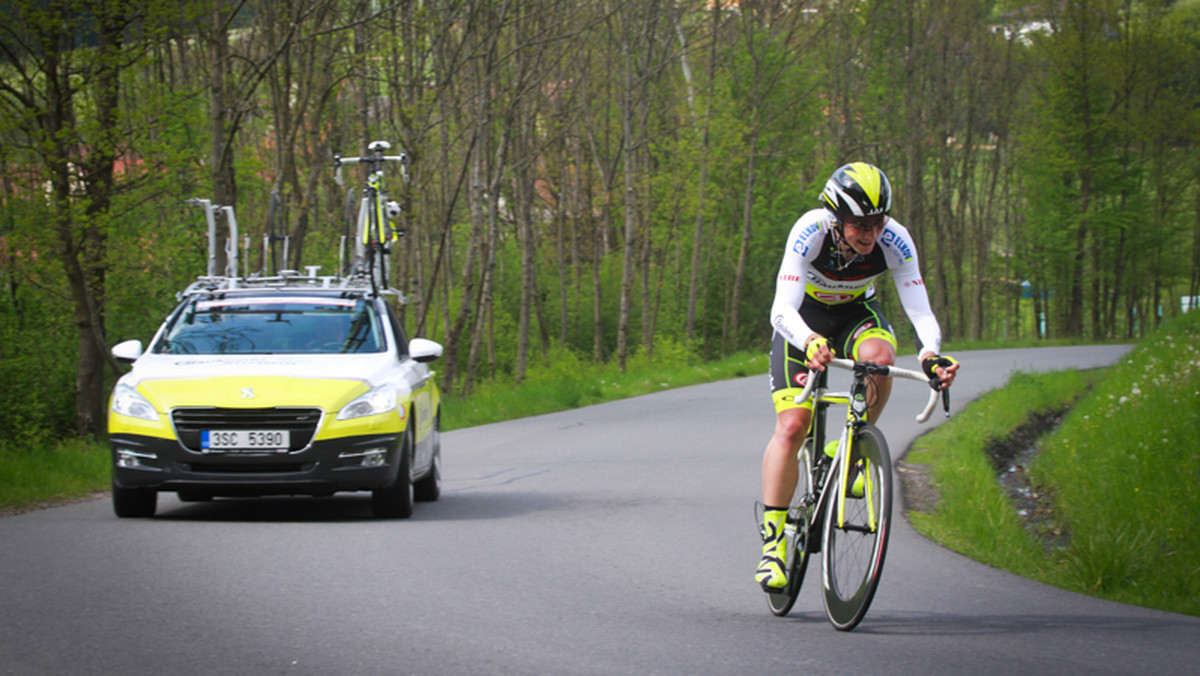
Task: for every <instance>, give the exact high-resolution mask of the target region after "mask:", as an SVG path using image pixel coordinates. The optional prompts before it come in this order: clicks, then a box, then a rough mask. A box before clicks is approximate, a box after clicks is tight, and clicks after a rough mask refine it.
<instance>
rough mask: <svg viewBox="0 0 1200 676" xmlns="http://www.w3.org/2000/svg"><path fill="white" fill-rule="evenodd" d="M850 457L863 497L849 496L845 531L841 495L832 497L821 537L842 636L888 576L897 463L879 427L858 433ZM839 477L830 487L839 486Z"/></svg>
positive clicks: (832, 608) (832, 617)
mask: <svg viewBox="0 0 1200 676" xmlns="http://www.w3.org/2000/svg"><path fill="white" fill-rule="evenodd" d="M851 455H852V457H851V458H850V462H851V475H850V481H851V484H853V482H854V472H855V471H862V472H863V474H864V476H863V490H862V495H861V496H855V495H847V496H846V508H845V519H844V520H843V522H842V524H841V525H840V526H839V525H838V500H837V495H836V494H834V495H831V496H830V497H831V498H833V499H832V500H831V501H830V503H829V505H828V508H827V509H826V510H825V524H824V532H823V534H822V535H823V541H822V549H823V551H824V565H825V574H824V576H823V585H824V589H825V612H826V614H827V615H828V616H829V621H830V622H831V623H833V626H834V627H836V628H837V629H840V630H842V631H849V630H851V629H853V628H854V627H855V626H857V625H858V623H859V622H861V621H862V618H863V616H864V615H866V614H867V608H868V607H869V606H870V605H871V599H873V598H874V596H875V588H876V587H877V586H878V585H879V576H880V574H881V573H882V572H883V560H884V557H885V556H886V554H887V543H888V535H889V534H890V533H891V520H892V459H891V456H890V455H889V454H888V447H887V441H886V440H885V439H884V438H883V434H882V433H881V432H880V431H879V429H878V428H876V427H875V426H874V425H863V426H862V427H861V428H859V429H858V431H856V432H855V435H854V443H853V445H852V446H851ZM860 461H861V463H862V464H861V466H859V465H858V463H859V462H860ZM860 467H861V469H859V468H860ZM839 473H840V470H838V471H835V472H834V473H832V474H831V475H830V477H829V481H830V482H836V481H837V480H838V475H839ZM831 489H834V487H832V486H831Z"/></svg>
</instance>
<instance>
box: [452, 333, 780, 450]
mask: <svg viewBox="0 0 1200 676" xmlns="http://www.w3.org/2000/svg"><path fill="white" fill-rule="evenodd" d="M766 369H767V356H766V355H765V354H762V353H758V352H755V353H739V354H735V355H732V356H730V357H727V358H725V359H721V360H719V361H715V362H701V361H700V360H699V358H698V357H697V356H696V354H695V353H694V352H693V351H692V350H690V349H688V348H687V347H686V346H685V345H683V344H681V343H677V342H673V341H665V343H664V344H663V346H662V352H661V353H660V352H659V348H656V350H655V355H654V356H653V357H652V358H651V357H649V356H647V355H646V354H645V352H638V353H636V354H635V355H634V356H633V357H631V358H630V359H629V363H628V364H627V368H626V370H625V372H624V373H622V372H621V370H620V369H619V368H617V366H616V364H600V365H597V364H595V363H593V362H591V361H590V360H587V359H584V358H582V357H579V356H578V355H576V354H574V353H573V352H571V351H570V350H569V349H566V348H563V347H561V346H558V347H555V348H554V349H553V350H552V351H551V353H550V355H548V356H547V357H546V358H544V359H542V360H540V361H538V362H537V363H535V364H532V365H531V366H530V369H529V375H528V378H526V380H525V381H524V382H522V383H519V384H518V383H514V382H513V381H512V379H511V378H502V377H498V378H494V379H491V380H488V381H486V382H484V383H482V384H481V385H480V386H479V387H477V388H476V390H475V391H474V392H472V393H471V395H470V396H467V397H456V396H449V397H447V399H446V401H445V406H444V408H443V410H442V427H443V429H446V430H452V429H458V428H462V427H473V426H475V425H483V424H487V423H493V422H500V421H503V420H510V419H513V418H523V417H527V416H532V415H540V414H544V413H553V412H555V411H562V410H568V409H572V408H578V407H580V406H589V405H591V404H598V403H602V402H605V401H612V400H615V399H623V398H626V397H633V396H638V395H641V394H649V393H651V392H658V391H661V390H665V389H670V388H674V387H682V386H685V385H693V384H698V383H706V382H712V381H716V380H722V379H727V378H740V377H745V376H749V375H756V374H761V373H765V372H766Z"/></svg>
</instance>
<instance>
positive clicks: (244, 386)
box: [108, 226, 442, 518]
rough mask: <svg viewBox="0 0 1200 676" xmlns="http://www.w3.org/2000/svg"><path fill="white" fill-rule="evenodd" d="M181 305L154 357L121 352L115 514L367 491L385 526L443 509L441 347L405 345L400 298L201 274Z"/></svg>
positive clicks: (287, 280)
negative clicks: (422, 505)
mask: <svg viewBox="0 0 1200 676" xmlns="http://www.w3.org/2000/svg"><path fill="white" fill-rule="evenodd" d="M210 227H211V226H210ZM211 239H212V238H210V241H211ZM210 265H211V264H210ZM234 265H235V266H236V262H235V263H234ZM234 269H236V267H235V268H234ZM179 296H180V302H179V304H178V305H177V306H176V308H175V309H174V311H173V312H171V314H170V315H169V316H168V317H167V319H166V321H164V322H163V324H162V326H161V327H160V328H159V329H158V331H157V332H156V333H155V335H154V337H153V338H152V339H151V341H150V342H149V344H148V347H146V349H143V345H142V343H141V341H139V340H129V341H125V342H123V343H120V344H118V345H116V346H115V347H114V348H113V350H112V352H113V355H114V356H115V357H116V358H117V359H118V360H121V361H124V362H127V363H131V364H132V369H131V370H130V371H129V372H128V373H126V374H125V375H124V376H122V377H121V378H120V379H119V380H118V381H117V383H116V385H115V387H114V389H113V393H112V398H111V401H110V406H109V416H108V432H109V440H110V444H111V448H112V461H113V467H112V503H113V510H114V511H115V512H116V514H117V515H118V516H120V517H149V516H153V515H154V513H155V511H156V507H157V500H158V493H159V492H164V491H173V492H176V493H178V495H179V498H180V499H181V500H184V501H204V500H211V499H212V498H214V497H245V496H263V495H316V496H322V495H331V494H333V493H335V492H339V491H370V492H371V505H372V510H373V513H374V514H375V516H378V517H385V518H406V517H408V516H410V515H411V514H412V511H413V503H414V501H434V500H437V499H438V497H439V494H440V492H441V441H440V432H439V429H440V426H439V420H440V415H441V393H440V391H439V389H438V386H437V382H436V381H435V379H434V377H433V376H434V373H433V372H432V371H431V370H430V368H429V363H430V362H432V361H434V360H436V359H437V358H438V357H440V356H441V354H442V347H441V345H439V344H438V343H436V342H433V341H431V340H426V339H423V338H412V339H410V338H409V337H408V336H407V335H406V333H405V331H404V328H403V324H402V322H401V321H400V319H399V316H398V313H397V311H396V306H397V305H399V304H400V303H401V302H402V301H403V295H402V294H400V293H399V292H397V291H394V290H390V289H381V288H379V287H378V286H377V285H375V284H368V283H364V281H363V280H362V279H361V278H357V279H356V278H354V277H346V278H342V277H321V276H318V275H317V268H315V267H314V268H309V269H308V272H307V274H300V273H296V272H284V273H281V274H280V275H277V276H273V277H270V278H267V277H259V278H245V277H229V276H226V277H213V276H211V275H210V276H205V277H201V278H199V279H198V280H197V281H196V282H195V283H193V284H192V285H191V286H189V287H188V289H187V290H186V291H184V292H183V293H181V294H179Z"/></svg>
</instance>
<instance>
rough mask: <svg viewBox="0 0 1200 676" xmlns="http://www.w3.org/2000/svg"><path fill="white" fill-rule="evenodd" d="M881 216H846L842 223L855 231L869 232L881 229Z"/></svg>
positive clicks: (882, 216)
mask: <svg viewBox="0 0 1200 676" xmlns="http://www.w3.org/2000/svg"><path fill="white" fill-rule="evenodd" d="M883 218H884V215H883V214H875V215H874V216H847V217H846V218H845V219H844V220H843V221H842V223H843V224H844V225H849V226H852V227H853V228H854V229H855V230H861V231H863V232H870V231H872V230H878V229H879V228H882V227H883Z"/></svg>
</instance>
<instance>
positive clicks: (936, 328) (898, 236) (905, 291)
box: [884, 220, 942, 357]
mask: <svg viewBox="0 0 1200 676" xmlns="http://www.w3.org/2000/svg"><path fill="white" fill-rule="evenodd" d="M888 228H889V229H890V230H892V233H891V234H892V237H891V238H890V241H889V244H888V245H887V246H885V247H884V251H885V253H886V254H887V256H888V258H889V260H888V266H889V267H891V268H892V279H893V280H894V281H895V283H896V291H897V293H898V294H899V296H900V304H901V305H903V306H904V312H905V314H907V315H908V320H909V321H910V322H912V325H913V329H915V330H916V332H917V340H918V341H919V342H920V346H919V347H918V348H917V355H918V357H924V356H925V355H926V354H927V353H932V354H937V353H938V352H939V351H941V349H942V328H941V326H940V325H939V324H938V320H937V317H936V316H935V315H934V314H933V308H932V307H931V306H930V305H929V293H928V292H927V291H926V289H925V280H924V279H923V278H922V277H921V265H920V258H919V257H918V256H917V247H916V245H915V244H913V241H912V237H911V236H910V235H909V234H908V229H907V228H905V227H904V226H903V225H901V224H899V223H897V222H896V221H895V220H889V223H888Z"/></svg>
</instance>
